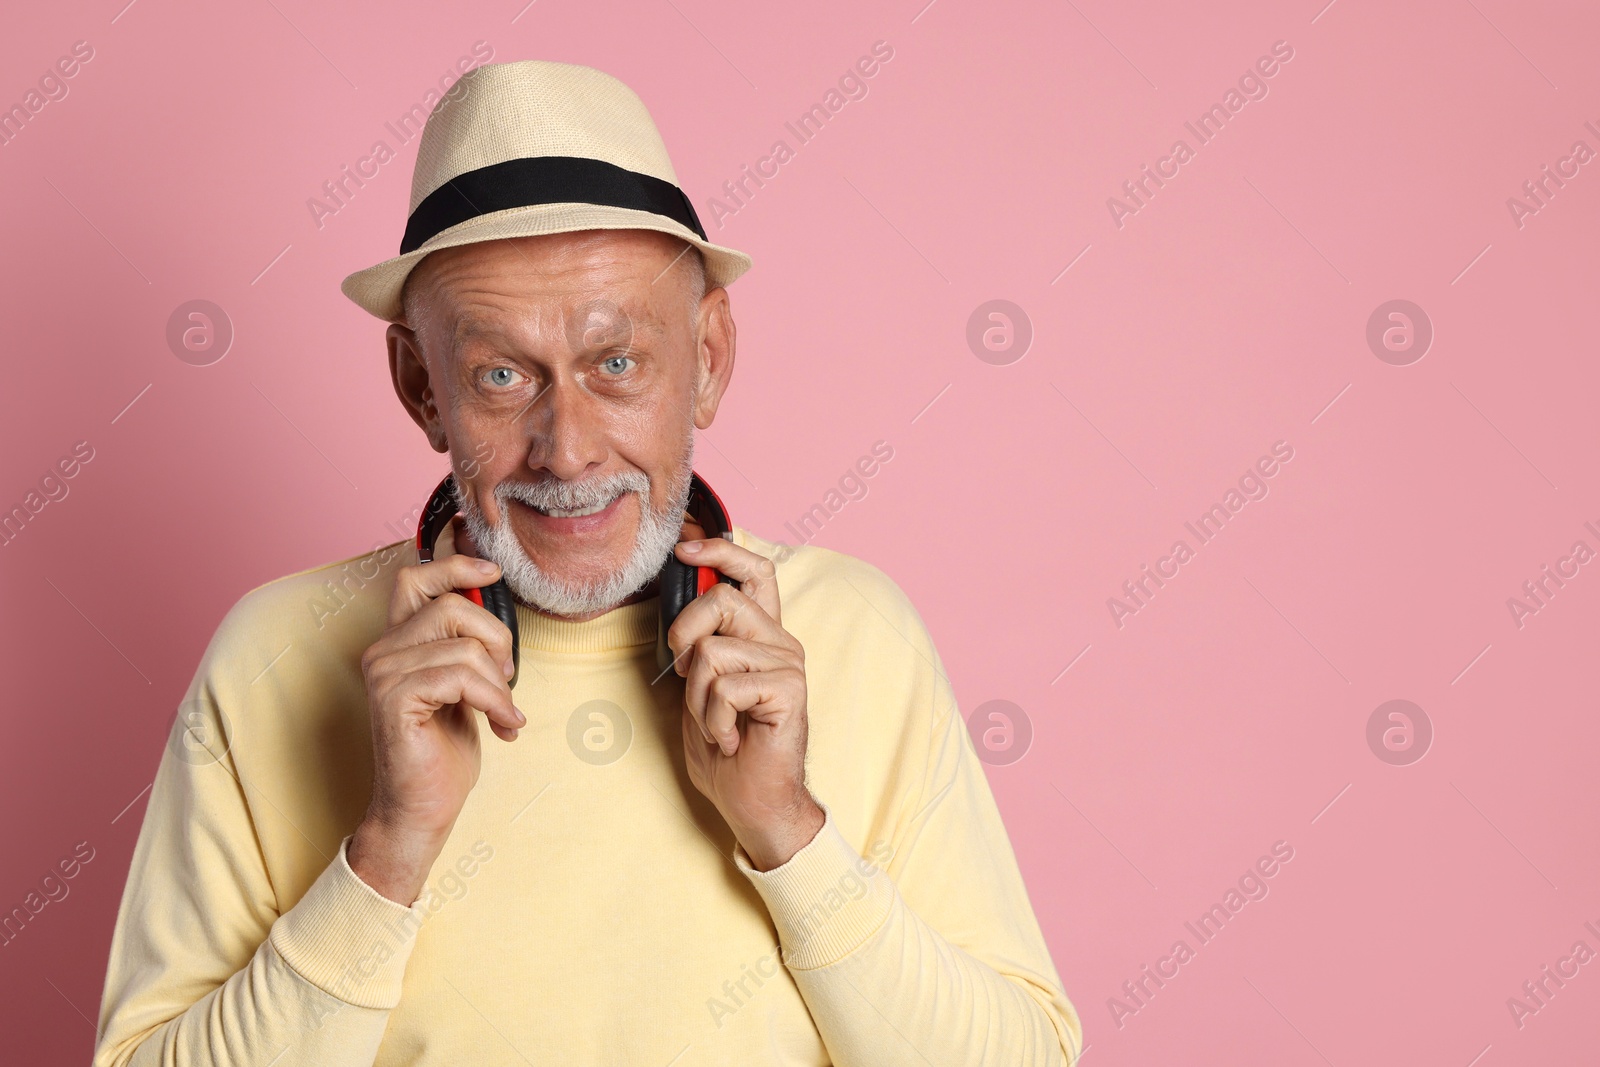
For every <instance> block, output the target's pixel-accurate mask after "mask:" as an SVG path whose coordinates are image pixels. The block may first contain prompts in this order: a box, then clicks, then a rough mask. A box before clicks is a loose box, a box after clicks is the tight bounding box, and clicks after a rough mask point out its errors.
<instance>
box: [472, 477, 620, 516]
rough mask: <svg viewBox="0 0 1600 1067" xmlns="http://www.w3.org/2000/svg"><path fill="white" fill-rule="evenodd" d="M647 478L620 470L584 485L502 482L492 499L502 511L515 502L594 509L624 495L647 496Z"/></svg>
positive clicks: (564, 507)
mask: <svg viewBox="0 0 1600 1067" xmlns="http://www.w3.org/2000/svg"><path fill="white" fill-rule="evenodd" d="M649 491H650V479H649V477H648V476H646V475H645V474H643V473H642V472H639V471H623V472H621V473H619V474H611V475H602V476H600V477H596V478H590V479H588V480H587V481H583V482H576V483H574V482H563V481H560V480H559V479H550V480H548V481H543V482H536V483H532V484H530V483H527V482H501V483H500V484H499V485H497V486H495V490H494V495H495V500H496V501H497V502H498V503H499V504H500V505H501V507H502V509H503V508H504V506H505V503H506V501H508V500H515V501H517V502H518V503H521V504H526V505H528V506H529V507H533V508H540V509H543V510H547V511H548V510H550V509H552V508H554V509H558V510H561V511H576V510H579V509H586V508H597V507H601V506H602V505H605V504H609V503H611V501H612V500H615V499H616V498H617V497H618V496H621V495H622V494H623V493H629V492H633V493H648V492H649Z"/></svg>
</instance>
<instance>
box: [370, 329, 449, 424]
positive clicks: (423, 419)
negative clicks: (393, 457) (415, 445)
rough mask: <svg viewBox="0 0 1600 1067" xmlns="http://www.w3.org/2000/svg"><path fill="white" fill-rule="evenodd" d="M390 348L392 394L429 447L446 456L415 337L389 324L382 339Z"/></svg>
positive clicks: (423, 362) (419, 346)
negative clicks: (402, 405) (425, 437)
mask: <svg viewBox="0 0 1600 1067" xmlns="http://www.w3.org/2000/svg"><path fill="white" fill-rule="evenodd" d="M384 337H385V340H386V341H387V342H388V345H389V377H390V378H392V379H393V380H394V393H395V395H396V396H398V397H399V398H400V403H402V404H404V405H405V408H406V411H407V412H408V413H409V414H410V415H411V421H413V422H415V423H416V424H417V425H418V426H420V427H422V432H423V433H425V434H427V435H428V444H429V445H431V446H433V450H434V451H435V452H446V451H448V450H449V448H450V443H449V441H448V440H447V439H446V437H445V432H444V421H443V420H442V419H440V418H439V409H438V407H437V405H435V404H434V402H433V386H432V385H431V384H430V383H429V380H428V364H427V362H426V361H425V360H424V359H423V358H422V346H421V345H420V344H419V343H418V341H417V335H416V334H415V333H414V332H412V330H411V329H410V327H408V326H405V325H404V324H402V323H398V322H395V323H390V325H389V329H388V332H387V333H385V335H384Z"/></svg>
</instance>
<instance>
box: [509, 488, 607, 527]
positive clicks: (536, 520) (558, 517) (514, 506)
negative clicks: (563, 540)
mask: <svg viewBox="0 0 1600 1067" xmlns="http://www.w3.org/2000/svg"><path fill="white" fill-rule="evenodd" d="M638 495H639V494H637V493H633V492H627V491H624V492H621V493H618V494H617V495H616V496H614V497H612V498H611V500H610V502H609V503H606V504H602V505H599V506H597V507H590V508H577V509H575V510H572V511H563V510H561V509H558V508H551V509H550V510H548V511H546V510H543V509H540V508H536V507H533V506H531V505H529V504H524V503H522V502H521V501H520V500H507V501H506V507H507V508H508V509H509V510H508V513H507V518H508V519H509V520H510V521H511V523H512V527H513V529H517V528H521V529H523V530H529V529H531V530H533V531H536V532H537V534H538V535H540V536H541V537H574V536H600V537H605V536H609V535H610V534H611V533H612V532H613V530H614V527H615V525H616V523H617V522H618V520H619V519H620V517H621V515H622V512H623V502H624V500H625V498H627V497H630V496H635V497H636V496H638Z"/></svg>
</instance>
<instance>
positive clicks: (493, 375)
mask: <svg viewBox="0 0 1600 1067" xmlns="http://www.w3.org/2000/svg"><path fill="white" fill-rule="evenodd" d="M516 376H517V372H516V371H514V370H512V369H511V368H510V367H496V368H494V369H493V370H491V371H489V372H488V373H487V374H485V375H484V377H485V378H487V379H489V382H490V384H492V385H498V386H507V385H513V384H515V379H516Z"/></svg>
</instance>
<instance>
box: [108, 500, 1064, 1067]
mask: <svg viewBox="0 0 1600 1067" xmlns="http://www.w3.org/2000/svg"><path fill="white" fill-rule="evenodd" d="M735 541H736V543H738V544H740V545H742V546H744V547H746V548H750V549H751V550H753V551H755V552H758V553H760V554H762V555H765V556H768V557H773V556H775V555H776V554H777V552H778V548H777V545H776V544H775V543H774V542H770V541H766V540H763V539H761V538H759V537H756V536H754V535H753V534H751V533H749V532H748V531H746V530H744V529H742V528H736V530H735ZM414 562H416V552H415V550H414V549H413V548H412V547H410V546H409V545H407V544H405V543H399V544H396V545H392V546H389V547H387V548H384V549H381V550H379V551H375V552H373V553H369V554H367V555H365V556H358V557H355V558H354V559H352V560H348V561H344V562H343V563H335V564H330V565H329V566H326V567H322V568H318V569H315V570H311V571H306V572H304V573H301V574H297V575H292V576H290V577H287V578H283V579H281V580H279V581H276V582H272V583H269V584H268V585H265V586H262V587H261V588H259V589H256V590H254V591H252V592H251V593H249V594H247V595H246V596H245V597H244V598H243V599H241V600H240V601H239V603H238V604H237V605H235V606H234V608H233V609H232V610H231V611H230V612H229V613H228V615H227V617H226V618H225V619H224V620H223V622H222V624H221V626H220V627H219V628H218V630H217V633H216V635H215V637H214V638H213V639H212V641H211V644H210V646H209V648H208V649H207V651H206V654H205V656H204V658H203V660H202V661H201V663H200V666H199V669H198V670H197V672H196V674H195V678H194V681H193V683H192V684H191V686H190V689H189V692H188V695H187V697H186V699H185V702H184V704H183V706H182V707H181V708H180V709H179V713H178V716H177V721H176V723H175V725H174V729H173V733H172V736H171V739H170V743H169V744H168V746H167V749H166V751H165V753H164V754H163V756H162V760H161V766H160V770H159V771H158V773H157V775H156V779H155V786H154V788H153V789H152V790H151V793H150V802H149V807H148V809H147V810H146V812H145V818H144V826H143V828H142V830H141V832H140V834H139V841H138V845H137V847H136V848H135V850H134V854H133V863H132V869H131V870H130V872H129V875H128V883H127V888H126V890H125V892H124V895H123V899H122V906H121V909H120V911H119V913H118V916H117V925H116V931H115V935H114V937H113V940H112V946H111V960H110V967H109V969H108V972H107V976H106V988H105V996H104V1000H103V1003H102V1006H101V1010H100V1024H101V1033H102V1036H101V1038H100V1043H99V1046H98V1048H97V1050H96V1054H95V1063H96V1064H97V1065H99V1067H109V1065H112V1064H158V1063H159V1064H182V1065H194V1064H230V1065H234V1067H250V1065H261V1067H266V1065H268V1064H271V1065H273V1067H293V1065H297V1064H316V1065H318V1067H330V1065H341V1067H342V1065H361V1067H365V1065H367V1064H380V1065H389V1064H449V1065H464V1064H473V1065H487V1064H541V1065H542V1064H547V1063H549V1064H562V1065H568V1064H572V1065H586V1064H605V1065H610V1064H617V1065H629V1067H633V1065H638V1067H668V1065H671V1067H691V1065H696V1064H737V1065H741V1067H743V1065H751V1064H804V1065H818V1067H820V1065H824V1064H829V1063H832V1064H838V1065H842V1067H892V1065H897V1064H906V1065H916V1067H928V1065H930V1064H936V1065H938V1067H945V1065H948V1064H969V1063H970V1064H977V1063H984V1064H1007V1065H1016V1064H1049V1065H1058V1064H1069V1063H1071V1062H1072V1061H1073V1059H1074V1058H1075V1057H1076V1053H1077V1050H1078V1049H1079V1048H1080V1047H1081V1042H1082V1033H1081V1029H1080V1024H1079V1020H1078V1016H1077V1014H1076V1012H1075V1011H1074V1009H1073V1007H1072V1005H1071V1004H1070V1003H1069V1002H1068V1000H1067V998H1066V995H1065V993H1064V992H1063V990H1062V987H1061V983H1060V979H1059V977H1058V976H1057V973H1056V970H1055V968H1054V966H1053V965H1052V963H1051V960H1050V955H1049V952H1048V949H1047V948H1046V946H1045V943H1044V939H1043V936H1042V935H1041V933H1040V930H1039V925H1038V923H1037V921H1036V920H1035V917H1034V914H1033V911H1032V908H1031V906H1030V904H1029V901H1028V896H1027V891H1026V889H1025V888H1024V886H1023V883H1022V879H1021V876H1020V874H1019V873H1018V869H1017V864H1016V860H1015V857H1014V855H1013V853H1012V850H1011V846H1010V842H1009V841H1008V839H1007V837H1006V833H1005V828H1004V826H1003V825H1002V823H1001V820H1000V816H999V812H998V811H997V809H996V807H995V803H994V799H993V797H992V795H991V793H990V791H989V788H988V784H987V781H986V780H985V778H984V773H983V765H982V764H981V763H980V762H979V760H978V758H977V755H976V752H975V751H974V749H973V747H972V743H971V741H970V739H969V738H968V735H967V731H966V729H965V726H964V724H963V721H962V718H961V715H960V713H959V711H958V709H957V707H956V702H955V699H954V696H953V693H952V691H951V688H950V684H949V680H948V679H947V678H946V677H945V675H944V669H943V667H942V665H941V664H940V660H939V656H938V654H937V652H935V650H934V647H933V644H932V641H931V640H930V639H929V636H928V633H927V631H926V629H925V628H924V626H923V624H922V620H921V619H920V617H919V616H918V615H917V612H916V610H915V609H914V608H913V607H912V605H911V603H910V601H909V600H908V599H907V598H906V596H905V595H904V593H903V592H902V591H901V590H900V589H899V587H898V586H896V585H895V583H894V582H893V581H892V580H891V579H889V578H888V577H887V576H886V575H885V574H884V573H883V572H882V571H880V570H878V569H877V568H875V567H873V566H871V565H869V564H867V563H864V562H862V561H860V560H857V559H854V558H852V557H850V556H846V555H843V554H841V553H837V552H832V551H829V550H827V549H822V548H817V547H814V546H805V547H801V548H799V549H797V550H795V551H794V554H793V555H792V556H791V557H789V558H788V559H786V560H784V561H783V562H782V563H780V564H779V566H778V584H779V590H780V593H781V596H782V599H783V622H784V626H785V628H786V629H788V630H789V631H790V632H791V633H793V634H794V635H795V637H797V638H798V639H799V640H800V641H801V643H802V644H803V645H804V646H805V650H806V675H807V681H808V685H809V694H810V703H809V717H810V738H809V753H808V756H807V761H806V763H807V773H808V779H807V780H808V784H809V786H810V788H811V791H812V793H813V795H814V796H816V798H817V799H818V801H819V803H820V804H821V805H822V806H823V808H824V810H825V811H826V813H827V820H826V822H825V824H824V825H823V827H822V830H821V831H820V832H819V833H818V834H817V836H816V838H815V839H814V840H813V841H811V843H810V844H808V845H807V846H806V847H805V848H803V849H801V850H800V851H799V852H798V853H796V854H795V855H794V856H793V857H792V858H791V859H790V860H789V861H788V862H787V863H785V864H784V865H783V866H781V867H778V868H776V869H774V870H772V871H767V872H765V873H763V872H759V871H756V870H755V869H754V868H753V867H752V866H751V864H750V861H749V857H748V855H746V853H745V852H744V850H743V848H741V847H739V846H738V844H737V842H736V841H735V839H734V837H733V834H732V832H731V831H730V830H729V829H728V827H727V825H726V824H725V823H724V822H723V821H722V818H721V816H720V815H718V813H717V811H716V808H715V807H713V806H712V804H711V803H710V801H708V800H706V799H705V798H704V797H703V796H701V794H700V793H699V791H698V790H696V789H695V787H694V785H693V783H692V782H691V781H690V780H689V778H688V776H687V772H686V771H685V769H684V759H683V752H682V737H681V732H680V730H681V727H680V715H681V711H682V702H683V680H682V679H680V678H679V677H678V676H677V675H676V674H675V673H671V672H669V673H668V674H667V675H666V676H665V677H663V678H661V679H660V680H659V681H653V679H655V678H656V676H657V673H658V672H657V670H656V667H655V661H654V655H653V653H654V646H653V642H654V640H655V631H656V612H657V602H656V600H654V599H651V600H647V601H642V602H639V603H637V604H631V605H627V606H624V607H621V608H618V609H616V610H614V611H612V612H609V613H608V614H606V615H604V616H601V617H600V618H598V619H594V620H592V621H589V622H582V623H573V622H568V621H565V620H558V619H552V618H549V617H546V616H541V615H536V614H534V613H533V612H531V611H528V610H527V609H524V608H519V619H520V622H521V632H522V643H523V648H522V670H521V674H520V677H519V680H518V683H517V687H516V690H515V693H514V696H515V700H516V703H517V706H518V707H519V708H520V709H521V710H522V711H523V713H524V714H525V715H527V717H528V726H527V727H526V728H525V729H524V730H523V731H522V733H521V736H520V737H519V738H518V739H517V740H516V741H514V742H511V743H506V742H503V741H501V740H500V739H499V738H497V737H495V736H494V735H493V734H492V733H490V732H489V730H488V729H487V728H486V727H483V719H482V717H481V716H480V717H479V720H478V721H479V724H480V727H482V751H483V771H482V776H481V777H480V779H479V781H478V784H477V785H476V787H474V789H473V790H472V793H471V794H470V795H469V796H468V798H467V802H466V806H465V808H464V809H463V810H462V812H461V816H460V818H459V819H458V821H457V822H456V825H455V829H454V832H453V833H452V835H451V837H450V840H449V842H448V843H447V844H446V845H445V848H444V851H443V853H442V854H441V855H440V857H439V860H438V862H437V863H436V864H435V865H434V868H433V871H432V873H431V874H430V877H429V882H428V888H427V890H425V891H424V893H423V895H422V897H421V898H420V899H419V900H418V901H417V902H416V903H415V904H414V905H413V906H412V907H411V908H405V907H402V906H401V905H399V904H396V903H394V902H392V901H389V900H387V899H385V898H384V897H382V896H380V895H379V894H378V893H376V892H374V891H373V890H372V889H371V888H369V887H368V886H367V885H365V884H364V883H363V882H362V881H361V880H360V879H359V878H357V877H356V876H355V874H354V873H353V872H352V871H351V870H350V867H349V865H348V863H347V862H346V860H345V854H344V847H345V844H346V843H347V841H348V837H347V835H349V834H350V833H351V832H353V830H354V829H355V826H356V824H357V823H358V822H359V821H360V819H361V816H362V814H363V812H364V811H365V810H366V805H367V800H368V795H369V790H370V787H371V781H372V749H371V744H372V743H371V735H370V732H369V730H370V727H369V723H368V718H367V706H366V697H365V692H364V689H363V686H362V678H361V670H360V657H361V654H362V652H363V651H364V650H365V649H366V648H367V646H368V645H370V644H371V643H372V642H373V641H374V640H376V639H377V637H378V635H379V634H380V633H381V632H382V630H383V626H384V618H385V613H386V611H387V607H388V602H389V592H390V588H391V586H392V583H393V580H394V576H395V573H396V572H397V570H398V569H399V568H400V567H402V566H405V565H408V564H411V563H414Z"/></svg>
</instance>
